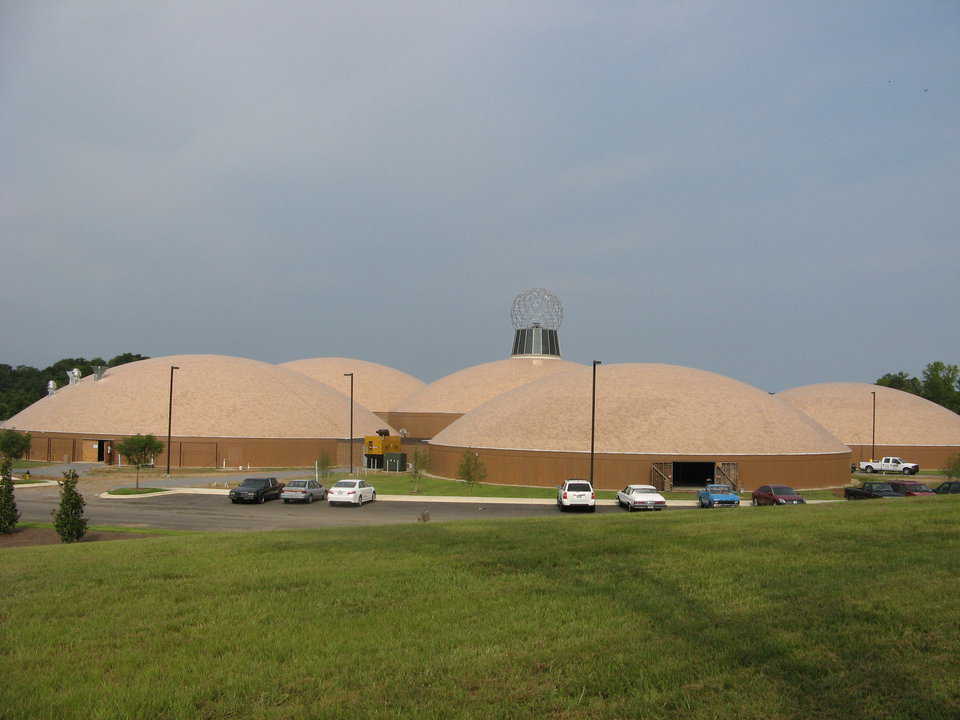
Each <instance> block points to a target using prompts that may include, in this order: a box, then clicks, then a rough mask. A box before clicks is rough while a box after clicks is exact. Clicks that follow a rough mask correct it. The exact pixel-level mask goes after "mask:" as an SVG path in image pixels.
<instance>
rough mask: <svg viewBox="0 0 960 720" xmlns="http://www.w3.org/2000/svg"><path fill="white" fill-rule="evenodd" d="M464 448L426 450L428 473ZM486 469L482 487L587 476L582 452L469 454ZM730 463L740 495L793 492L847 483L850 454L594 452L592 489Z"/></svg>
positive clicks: (441, 469) (448, 472)
mask: <svg viewBox="0 0 960 720" xmlns="http://www.w3.org/2000/svg"><path fill="white" fill-rule="evenodd" d="M466 450H467V449H466V448H462V447H460V448H456V447H447V446H442V445H431V446H430V457H431V462H432V464H431V473H433V474H436V475H441V476H444V477H456V474H457V468H458V466H459V464H460V461H461V459H462V458H463V453H464V452H465V451H466ZM469 451H470V452H476V453H477V454H478V455H479V457H480V459H481V460H482V461H483V463H484V464H485V465H486V468H487V482H492V483H504V484H508V485H541V486H547V487H555V486H557V485H559V484H560V483H561V482H563V481H564V480H566V479H567V478H571V477H581V478H586V477H589V475H590V456H589V455H588V454H586V453H543V452H530V451H524V450H485V449H473V448H471V449H470V450H469ZM704 461H710V462H735V463H737V464H738V467H739V469H740V483H741V489H743V490H754V489H756V488H757V487H759V486H760V485H764V484H767V483H773V482H776V483H782V484H784V485H791V486H793V487H796V488H825V487H840V486H843V485H846V484H848V483H849V481H850V454H849V453H841V454H837V455H775V456H768V455H718V456H716V457H710V458H706V457H703V456H700V455H626V454H603V453H597V455H596V457H595V464H594V483H595V485H596V487H597V488H601V489H604V490H616V489H619V488H621V487H623V486H624V485H628V484H630V483H643V484H646V483H648V482H649V480H650V466H651V465H652V464H653V463H657V462H704Z"/></svg>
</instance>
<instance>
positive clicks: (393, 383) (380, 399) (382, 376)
mask: <svg viewBox="0 0 960 720" xmlns="http://www.w3.org/2000/svg"><path fill="white" fill-rule="evenodd" d="M279 367H282V368H287V369H288V370H295V371H296V372H298V373H302V374H304V375H306V376H307V377H309V378H313V379H314V380H319V381H320V382H322V383H323V384H324V385H327V386H329V387H331V388H333V389H334V390H336V391H337V392H340V393H343V394H345V395H349V394H350V378H347V377H344V376H343V374H344V373H348V372H352V373H353V374H354V392H353V397H354V400H356V401H357V402H358V403H360V404H361V405H363V406H364V407H365V408H369V409H370V410H372V411H373V412H386V411H387V410H389V409H390V408H392V407H393V406H394V405H396V404H397V403H398V402H400V401H401V400H403V399H404V398H405V397H407V396H409V395H411V394H413V393H415V392H417V391H418V390H420V389H421V388H425V387H426V386H427V384H426V383H425V382H423V381H422V380H420V379H418V378H415V377H414V376H413V375H408V374H407V373H405V372H402V371H400V370H396V369H394V368H392V367H387V366H386V365H378V364H377V363H372V362H367V361H366V360H354V359H352V358H340V357H318V358H307V359H304V360H293V361H291V362H285V363H281V364H280V365H279Z"/></svg>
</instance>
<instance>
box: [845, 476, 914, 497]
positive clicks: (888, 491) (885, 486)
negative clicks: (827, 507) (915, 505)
mask: <svg viewBox="0 0 960 720" xmlns="http://www.w3.org/2000/svg"><path fill="white" fill-rule="evenodd" d="M843 496H844V497H845V498H846V499H847V500H872V499H875V498H897V497H903V495H901V494H900V493H898V492H897V491H896V490H894V489H893V486H891V485H890V483H888V482H874V481H872V480H868V481H866V482H865V483H863V485H861V486H860V487H846V488H844V489H843Z"/></svg>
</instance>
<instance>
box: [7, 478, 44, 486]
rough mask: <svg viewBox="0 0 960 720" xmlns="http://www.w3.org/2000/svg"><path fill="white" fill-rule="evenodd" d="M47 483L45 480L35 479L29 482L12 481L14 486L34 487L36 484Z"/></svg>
mask: <svg viewBox="0 0 960 720" xmlns="http://www.w3.org/2000/svg"><path fill="white" fill-rule="evenodd" d="M41 482H47V479H46V478H42V479H41V478H35V477H32V478H30V479H29V480H23V479H17V480H14V481H13V484H14V485H34V484H36V483H41Z"/></svg>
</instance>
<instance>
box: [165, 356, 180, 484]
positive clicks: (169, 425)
mask: <svg viewBox="0 0 960 720" xmlns="http://www.w3.org/2000/svg"><path fill="white" fill-rule="evenodd" d="M179 369H180V368H178V367H177V366H176V365H171V366H170V405H169V406H168V407H167V475H168V476H169V475H170V435H171V432H172V430H173V371H174V370H179Z"/></svg>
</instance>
